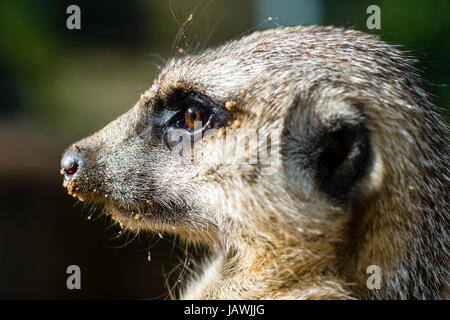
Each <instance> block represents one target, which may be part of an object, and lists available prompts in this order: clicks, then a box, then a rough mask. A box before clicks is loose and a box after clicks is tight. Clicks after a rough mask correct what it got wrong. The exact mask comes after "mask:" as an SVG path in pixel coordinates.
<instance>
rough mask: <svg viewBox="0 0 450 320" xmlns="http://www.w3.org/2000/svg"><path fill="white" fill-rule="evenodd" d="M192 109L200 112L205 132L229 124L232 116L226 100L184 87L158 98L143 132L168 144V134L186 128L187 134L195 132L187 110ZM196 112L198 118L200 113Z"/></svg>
mask: <svg viewBox="0 0 450 320" xmlns="http://www.w3.org/2000/svg"><path fill="white" fill-rule="evenodd" d="M189 109H191V110H195V112H198V116H199V117H200V119H201V121H202V123H203V127H202V128H201V130H202V132H203V131H204V130H206V129H210V128H220V127H224V126H226V125H227V123H228V122H229V120H230V118H231V116H230V114H229V111H228V110H227V109H226V108H225V104H224V103H223V102H219V101H215V100H213V99H211V98H209V97H208V96H206V95H205V94H203V93H199V92H195V91H190V92H186V91H184V90H182V89H174V90H173V91H172V92H171V93H170V94H169V95H167V96H166V97H164V98H159V99H158V100H156V101H155V103H154V107H153V111H152V114H148V112H144V115H143V118H144V120H143V123H144V125H141V127H145V129H144V130H143V132H147V133H150V134H151V136H152V138H154V139H156V140H158V141H160V142H164V143H165V144H166V145H167V146H168V147H169V148H170V145H169V144H168V143H167V135H168V133H169V132H170V131H171V130H186V133H187V134H193V133H194V131H192V130H190V125H189V124H188V123H186V120H188V122H189V118H186V113H187V112H189ZM195 112H194V113H193V115H194V117H195V116H196V113H195Z"/></svg>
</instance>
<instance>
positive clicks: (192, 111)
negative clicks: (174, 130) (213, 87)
mask: <svg viewBox="0 0 450 320" xmlns="http://www.w3.org/2000/svg"><path fill="white" fill-rule="evenodd" d="M209 116H210V114H209V112H207V111H205V110H203V109H201V108H199V107H196V106H192V107H189V108H188V109H186V112H185V114H184V121H185V123H186V128H187V129H189V130H192V131H194V129H196V128H195V122H196V121H200V122H201V124H200V126H199V125H198V124H197V126H198V127H199V128H202V127H203V126H204V125H205V124H206V122H207V121H208V119H209Z"/></svg>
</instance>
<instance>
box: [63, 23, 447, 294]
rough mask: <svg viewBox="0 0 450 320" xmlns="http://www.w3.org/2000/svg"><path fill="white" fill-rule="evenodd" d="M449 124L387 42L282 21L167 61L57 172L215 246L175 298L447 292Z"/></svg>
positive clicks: (139, 215) (87, 195)
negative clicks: (132, 102) (127, 108)
mask: <svg viewBox="0 0 450 320" xmlns="http://www.w3.org/2000/svg"><path fill="white" fill-rule="evenodd" d="M446 130H447V128H446V126H445V124H444V123H443V121H442V120H441V119H440V118H439V116H438V115H437V108H436V107H435V106H433V104H432V103H431V102H430V101H429V99H428V95H427V94H426V93H425V92H424V90H423V89H422V87H421V80H420V78H419V76H418V75H417V74H416V73H415V71H414V68H413V67H412V66H411V64H410V62H409V61H408V60H407V59H406V58H404V57H403V56H402V54H401V53H400V52H399V51H398V50H396V49H395V48H394V47H392V46H390V45H388V44H386V43H383V42H381V41H379V40H378V39H377V38H376V37H375V36H372V35H368V34H365V33H362V32H358V31H353V30H346V29H340V28H331V27H316V26H312V27H302V26H298V27H287V28H278V29H273V30H266V31H260V32H255V33H253V34H251V35H248V36H245V37H243V38H241V39H239V40H235V41H231V42H227V43H225V44H223V45H222V46H219V47H217V48H214V49H208V50H205V51H203V52H200V53H197V54H192V55H185V56H183V57H179V58H174V59H172V60H170V61H169V62H168V63H167V65H166V66H165V68H164V69H163V70H162V71H161V73H160V74H159V76H158V77H157V79H156V80H155V81H154V83H153V85H152V86H151V87H150V88H149V89H148V90H147V91H146V92H145V93H144V94H143V95H142V96H141V98H140V100H139V101H138V103H137V104H136V105H135V106H134V107H133V108H132V109H131V110H130V111H128V112H127V113H126V114H124V115H122V116H120V117H119V118H118V119H116V120H115V121H113V122H112V123H110V124H109V125H107V126H106V127H105V128H103V129H102V130H100V131H98V132H96V133H95V134H93V135H92V136H90V137H87V138H85V139H83V140H81V141H79V142H76V143H75V144H73V146H72V147H70V148H69V149H68V150H67V151H66V152H65V153H64V156H63V158H62V160H61V166H62V172H63V174H64V176H65V180H64V181H65V182H64V185H65V187H66V188H67V189H68V191H69V193H70V194H72V195H74V196H77V197H78V198H79V199H80V200H83V201H88V202H94V203H97V204H100V205H104V206H105V208H106V210H107V211H108V212H109V213H111V214H112V215H113V217H114V218H115V219H117V220H118V221H120V222H121V223H122V224H123V225H124V227H128V228H131V229H133V230H149V231H154V232H160V233H161V232H168V233H174V234H177V235H178V236H179V237H181V238H182V239H184V240H185V241H187V242H192V243H201V244H202V245H204V246H207V247H209V248H211V251H212V252H213V256H212V257H211V258H210V259H209V262H208V263H205V266H204V272H203V273H201V274H198V275H194V276H192V277H191V278H192V279H191V280H190V283H189V285H187V286H186V288H185V289H184V291H183V293H182V294H181V296H180V297H181V298H193V299H197V298H201V299H203V298H205V299H224V298H225V299H341V298H342V299H347V298H348V299H355V298H356V299H367V298H369V299H372V298H375V299H376V298H378V299H408V298H418V299H439V298H440V297H441V294H442V290H443V289H445V288H448V278H449V277H448V276H449V269H448V266H449V252H450V247H449V241H448V240H449V229H450V228H449V225H450V224H449V206H448V203H449V192H448V189H449V180H450V179H449V169H448V163H449V156H448V140H447V138H446V136H445V132H446ZM374 268H375V269H374ZM368 270H377V271H378V272H379V274H378V275H377V277H378V278H376V279H375V280H378V283H376V284H375V288H374V287H373V286H371V283H370V281H371V279H369V278H370V276H371V274H368V273H367V272H368ZM372 280H373V279H372ZM375 282H376V281H375Z"/></svg>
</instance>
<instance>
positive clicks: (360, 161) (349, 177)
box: [317, 123, 369, 200]
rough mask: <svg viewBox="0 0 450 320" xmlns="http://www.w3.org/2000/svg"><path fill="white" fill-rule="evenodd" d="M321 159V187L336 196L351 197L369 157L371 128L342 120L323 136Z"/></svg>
mask: <svg viewBox="0 0 450 320" xmlns="http://www.w3.org/2000/svg"><path fill="white" fill-rule="evenodd" d="M319 143H320V147H319V149H320V150H321V152H320V155H319V157H318V160H317V177H318V180H319V185H320V188H321V189H322V190H323V191H324V192H326V193H327V194H328V195H330V196H331V197H333V198H336V199H339V200H345V199H348V198H349V197H350V196H351V191H352V190H353V187H354V185H355V184H356V183H357V182H358V180H359V178H360V177H361V176H362V175H364V172H365V169H366V168H367V163H368V159H369V140H368V134H367V130H366V129H365V127H364V126H363V125H362V124H355V123H352V124H340V125H339V126H337V127H335V128H333V129H332V130H331V131H328V132H327V133H326V134H324V136H323V137H322V139H320V142H319Z"/></svg>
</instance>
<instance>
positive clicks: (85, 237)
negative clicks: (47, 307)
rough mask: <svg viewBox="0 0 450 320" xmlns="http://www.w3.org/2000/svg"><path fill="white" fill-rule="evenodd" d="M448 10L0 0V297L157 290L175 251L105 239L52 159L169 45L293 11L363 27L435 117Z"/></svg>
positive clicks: (342, 4) (116, 102) (148, 74)
mask: <svg viewBox="0 0 450 320" xmlns="http://www.w3.org/2000/svg"><path fill="white" fill-rule="evenodd" d="M71 4H76V5H78V6H79V7H80V9H81V29H80V30H68V29H67V27H66V19H67V18H68V17H69V14H66V8H67V7H68V6H69V5H71ZM372 4H376V5H378V6H379V7H380V9H381V30H368V29H367V27H366V20H367V18H368V17H369V14H367V13H366V8H367V7H368V6H369V5H372ZM190 14H193V16H192V20H191V21H189V22H187V23H186V30H185V33H186V37H183V36H182V37H181V38H180V41H179V43H178V46H177V43H176V42H175V40H176V36H177V32H178V30H179V25H180V24H181V23H183V21H186V19H187V18H188V17H189V15H190ZM449 14H450V2H449V1H444V0H443V1H406V0H397V1H332V0H318V1H308V0H281V1H280V0H278V1H274V0H273V1H270V0H252V1H250V0H249V1H243V0H230V1H227V0H225V1H224V0H215V1H214V0H213V1H198V0H189V1H187V0H173V1H171V2H169V1H166V0H148V1H143V0H140V1H120V2H112V1H111V2H109V1H108V2H107V1H104V2H103V1H95V2H94V1H87V0H85V1H57V0H54V1H32V0H29V1H7V0H3V1H1V2H0V96H1V100H0V201H1V209H0V298H4V299H5V298H6V299H16V298H29V299H42V298H70V299H71V298H73V299H77V298H150V299H151V298H157V297H159V298H164V297H166V296H167V288H166V286H165V278H166V277H167V274H169V273H170V271H171V270H173V269H174V266H175V265H177V264H178V263H179V259H184V258H183V250H182V248H181V249H180V248H178V246H177V245H173V239H163V240H162V241H159V238H158V237H155V236H152V235H148V236H141V237H140V239H139V241H137V240H133V241H131V240H132V239H131V238H132V237H131V238H130V239H127V237H121V238H119V239H116V238H115V235H116V234H117V230H116V229H115V227H112V228H107V227H108V226H110V222H108V220H107V219H105V218H99V219H97V220H95V221H89V220H88V219H87V217H88V216H89V210H88V209H86V210H84V211H83V210H82V209H83V208H82V206H77V207H74V206H73V204H74V202H75V201H73V200H72V199H71V198H70V197H68V196H67V195H66V193H65V190H64V189H63V188H62V186H61V184H62V179H61V176H59V158H60V155H61V153H62V151H63V149H64V148H65V147H66V146H67V145H69V144H70V143H72V142H74V141H75V140H78V139H80V138H82V137H84V136H86V135H88V134H91V133H92V132H93V131H95V130H97V129H100V128H101V127H102V126H103V125H105V124H106V123H108V122H109V121H111V120H112V119H114V118H116V117H117V116H118V115H119V114H121V113H123V112H125V111H127V110H128V109H129V108H130V107H131V106H132V105H134V103H135V102H136V101H137V99H138V98H139V95H140V93H141V92H142V91H143V90H145V89H146V88H147V87H149V86H150V85H151V83H152V81H153V79H154V77H155V74H156V73H157V72H158V69H159V68H160V66H161V65H162V64H164V61H165V60H166V59H167V58H169V57H171V56H173V55H180V53H179V52H178V48H179V47H180V48H183V49H184V50H192V48H194V47H195V46H196V45H197V44H198V45H199V48H204V47H207V46H212V45H217V44H219V43H221V42H223V41H226V40H229V39H232V38H236V37H239V36H240V35H242V34H245V33H249V32H251V31H253V30H257V29H265V28H275V27H278V26H287V25H297V24H321V25H335V26H343V27H351V28H356V29H359V30H362V31H366V32H370V33H377V34H379V35H380V36H381V38H382V39H383V40H385V41H387V42H389V43H391V44H395V45H399V46H400V49H402V50H403V51H405V52H406V54H407V55H408V56H410V57H414V58H416V59H417V60H418V61H419V62H418V63H417V67H418V68H419V70H421V72H422V74H423V76H424V78H425V86H426V89H427V90H428V91H429V92H430V93H432V94H433V96H434V102H435V103H436V104H437V105H438V106H440V107H441V108H442V112H443V116H444V117H445V118H446V119H447V121H448V119H449V117H448V114H449V112H448V111H449V105H450V87H449V84H450V36H449V35H450V19H449V18H448V15H449ZM269 17H271V18H270V19H269ZM82 212H84V213H82ZM128 240H130V241H128ZM128 242H131V243H130V244H128ZM117 247H120V249H114V248H117ZM150 248H151V249H150ZM148 251H150V252H151V257H152V259H151V261H150V262H149V261H148V259H147V256H148ZM70 264H76V265H79V266H80V267H81V270H82V290H72V291H71V290H68V289H67V288H66V278H67V274H66V273H65V271H66V267H67V266H68V265H70ZM179 271H180V269H175V271H174V272H173V273H171V274H172V277H171V280H170V281H169V282H174V281H175V280H176V279H177V273H178V272H179ZM165 275H166V276H165Z"/></svg>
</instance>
